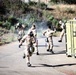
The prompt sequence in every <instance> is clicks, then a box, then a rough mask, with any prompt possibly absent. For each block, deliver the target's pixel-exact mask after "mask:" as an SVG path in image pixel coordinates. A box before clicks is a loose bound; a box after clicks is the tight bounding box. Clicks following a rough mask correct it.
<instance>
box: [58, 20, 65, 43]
mask: <svg viewBox="0 0 76 75" xmlns="http://www.w3.org/2000/svg"><path fill="white" fill-rule="evenodd" d="M59 24H60V25H61V28H62V31H61V33H60V36H59V40H58V42H62V39H63V36H64V33H65V23H64V22H62V21H61V20H60V21H59Z"/></svg>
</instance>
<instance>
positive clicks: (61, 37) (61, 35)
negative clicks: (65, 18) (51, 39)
mask: <svg viewBox="0 0 76 75" xmlns="http://www.w3.org/2000/svg"><path fill="white" fill-rule="evenodd" d="M63 36H64V29H63V30H62V32H61V34H60V38H59V40H58V42H62V39H63Z"/></svg>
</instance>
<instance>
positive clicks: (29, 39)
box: [19, 32, 36, 67]
mask: <svg viewBox="0 0 76 75" xmlns="http://www.w3.org/2000/svg"><path fill="white" fill-rule="evenodd" d="M24 40H25V43H24V42H23V41H24ZM35 42H36V39H35V37H34V35H33V33H32V32H30V33H29V34H27V35H25V36H24V37H23V38H22V39H21V41H20V44H19V48H20V47H21V46H22V44H23V43H24V47H25V50H24V56H23V58H25V57H26V63H27V66H28V67H30V66H31V63H30V58H31V56H32V54H33V52H34V43H35Z"/></svg>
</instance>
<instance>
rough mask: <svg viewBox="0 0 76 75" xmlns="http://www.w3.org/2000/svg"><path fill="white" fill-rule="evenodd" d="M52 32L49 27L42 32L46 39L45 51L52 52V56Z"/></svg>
mask: <svg viewBox="0 0 76 75" xmlns="http://www.w3.org/2000/svg"><path fill="white" fill-rule="evenodd" d="M54 32H55V31H53V30H52V29H51V26H48V29H46V30H45V31H44V32H43V35H44V36H46V37H47V51H49V52H52V53H53V54H54V52H53V38H52V36H53V33H54Z"/></svg>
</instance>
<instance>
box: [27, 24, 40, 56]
mask: <svg viewBox="0 0 76 75" xmlns="http://www.w3.org/2000/svg"><path fill="white" fill-rule="evenodd" d="M31 31H32V32H33V34H34V37H35V39H36V42H35V44H34V47H35V50H36V51H37V52H36V54H37V55H39V51H38V40H37V30H36V25H35V24H33V25H32V27H31V28H30V29H29V31H28V33H30V32H31Z"/></svg>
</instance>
